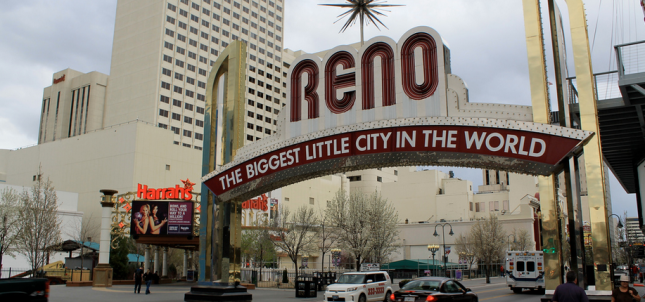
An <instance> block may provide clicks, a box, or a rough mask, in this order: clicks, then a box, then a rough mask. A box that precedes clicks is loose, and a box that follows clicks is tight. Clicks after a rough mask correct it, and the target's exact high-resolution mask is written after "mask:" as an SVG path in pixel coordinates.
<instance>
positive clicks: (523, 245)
mask: <svg viewBox="0 0 645 302" xmlns="http://www.w3.org/2000/svg"><path fill="white" fill-rule="evenodd" d="M511 234H512V235H513V236H512V237H513V238H514V240H513V242H511V250H512V251H528V250H532V249H533V248H535V242H534V241H533V240H531V234H530V233H529V231H528V230H526V229H521V230H518V229H515V228H514V229H513V231H512V232H511ZM507 239H508V238H507Z"/></svg>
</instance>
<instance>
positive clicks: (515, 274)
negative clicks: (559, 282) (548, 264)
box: [504, 251, 545, 294]
mask: <svg viewBox="0 0 645 302" xmlns="http://www.w3.org/2000/svg"><path fill="white" fill-rule="evenodd" d="M504 271H505V275H506V284H507V285H508V287H510V288H511V290H512V291H513V292H514V293H516V294H518V293H521V292H522V290H523V289H525V288H526V289H530V290H537V291H540V292H543V291H544V289H545V287H544V252H542V251H508V252H506V269H505V270H504Z"/></svg>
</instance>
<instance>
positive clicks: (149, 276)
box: [143, 269, 154, 295]
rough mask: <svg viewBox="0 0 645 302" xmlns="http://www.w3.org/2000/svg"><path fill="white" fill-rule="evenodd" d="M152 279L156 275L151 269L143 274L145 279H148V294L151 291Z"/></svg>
mask: <svg viewBox="0 0 645 302" xmlns="http://www.w3.org/2000/svg"><path fill="white" fill-rule="evenodd" d="M152 279H154V276H153V275H152V273H151V272H150V269H148V271H147V272H146V273H145V274H143V280H145V281H146V295H147V294H149V293H150V285H151V284H152Z"/></svg>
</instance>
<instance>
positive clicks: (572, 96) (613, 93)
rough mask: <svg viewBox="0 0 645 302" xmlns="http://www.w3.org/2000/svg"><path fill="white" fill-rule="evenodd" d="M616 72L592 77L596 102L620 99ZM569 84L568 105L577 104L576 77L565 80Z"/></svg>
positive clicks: (601, 73) (597, 74) (602, 73)
mask: <svg viewBox="0 0 645 302" xmlns="http://www.w3.org/2000/svg"><path fill="white" fill-rule="evenodd" d="M618 78H619V76H618V71H615V70H614V71H607V72H600V73H596V74H594V75H593V79H594V83H595V87H596V90H595V94H596V100H598V101H602V100H609V99H616V98H622V97H623V96H622V94H621V93H620V87H618ZM567 82H568V83H569V85H568V86H569V104H577V103H578V87H577V82H576V77H570V78H567Z"/></svg>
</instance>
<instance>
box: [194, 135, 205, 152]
mask: <svg viewBox="0 0 645 302" xmlns="http://www.w3.org/2000/svg"><path fill="white" fill-rule="evenodd" d="M195 139H196V140H200V141H201V140H204V135H203V134H201V133H197V132H195ZM195 147H197V146H195ZM195 149H197V148H195Z"/></svg>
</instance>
